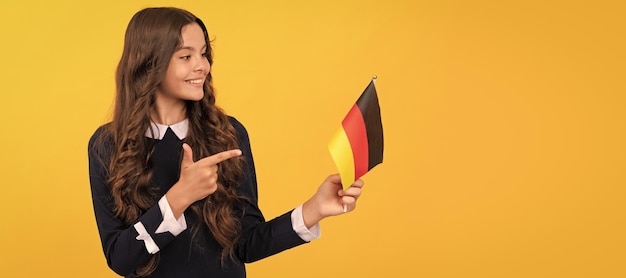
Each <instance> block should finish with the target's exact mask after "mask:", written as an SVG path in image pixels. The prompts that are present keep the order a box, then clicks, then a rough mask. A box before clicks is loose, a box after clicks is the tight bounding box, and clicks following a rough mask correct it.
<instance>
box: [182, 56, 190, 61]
mask: <svg viewBox="0 0 626 278" xmlns="http://www.w3.org/2000/svg"><path fill="white" fill-rule="evenodd" d="M180 58H181V59H183V60H189V58H191V55H185V56H182V57H180Z"/></svg>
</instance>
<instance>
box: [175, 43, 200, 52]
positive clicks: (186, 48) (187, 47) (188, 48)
mask: <svg viewBox="0 0 626 278" xmlns="http://www.w3.org/2000/svg"><path fill="white" fill-rule="evenodd" d="M200 49H206V44H205V45H203V46H202V48H200ZM179 50H191V51H193V50H195V48H194V47H193V46H182V47H179V48H177V49H176V51H179Z"/></svg>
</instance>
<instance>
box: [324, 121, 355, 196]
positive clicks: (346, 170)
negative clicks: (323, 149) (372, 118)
mask: <svg viewBox="0 0 626 278" xmlns="http://www.w3.org/2000/svg"><path fill="white" fill-rule="evenodd" d="M328 150H329V151H330V155H331V156H332V158H333V160H334V161H335V165H336V166H337V169H339V175H340V176H341V183H342V184H343V188H347V187H348V186H350V185H352V183H354V156H353V155H352V147H351V146H350V141H349V140H348V135H346V132H345V130H344V129H343V127H341V128H339V129H338V130H337V132H336V133H335V135H334V136H333V137H332V138H331V139H330V142H329V143H328Z"/></svg>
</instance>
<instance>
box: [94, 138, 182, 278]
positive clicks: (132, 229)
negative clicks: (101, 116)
mask: <svg viewBox="0 0 626 278" xmlns="http://www.w3.org/2000/svg"><path fill="white" fill-rule="evenodd" d="M102 131H103V128H102V127H101V128H99V129H98V130H97V131H96V132H95V133H94V135H93V136H92V137H91V139H90V140H89V146H88V156H89V180H90V184H91V194H92V201H93V208H94V213H95V217H96V223H97V226H98V232H99V233H100V240H101V243H102V249H103V251H104V255H105V257H106V260H107V263H108V265H109V267H110V268H111V269H112V270H113V271H115V272H116V273H117V274H119V275H122V276H124V275H130V274H132V273H133V272H134V270H135V269H137V268H138V267H140V266H141V265H143V264H144V263H146V262H147V260H148V259H149V257H150V256H151V254H150V253H155V252H156V251H158V248H163V247H164V246H166V245H167V244H168V243H169V242H171V241H172V240H174V239H175V236H174V235H173V234H172V233H171V232H161V233H157V232H156V231H157V229H158V228H159V226H160V225H161V223H162V222H163V212H162V211H161V208H160V207H159V204H158V203H157V204H154V206H152V207H151V208H149V209H148V210H147V211H146V212H145V213H143V215H141V216H140V217H139V218H138V219H137V220H136V221H134V222H133V223H131V224H130V225H128V224H125V223H124V221H123V220H121V219H119V218H117V217H116V216H115V213H114V211H113V208H114V202H113V198H112V195H111V191H110V189H109V187H108V186H107V179H108V170H107V169H106V166H105V165H107V164H108V160H109V157H110V153H111V151H110V150H111V145H112V144H111V142H110V141H106V140H103V139H101V138H100V139H99V137H100V136H103V132H102ZM138 231H141V232H142V233H143V235H141V236H140V233H139V232H138ZM150 241H151V242H150ZM149 243H152V244H154V245H156V246H157V249H156V251H155V249H154V248H150V247H149V246H150V244H149ZM149 249H151V250H149ZM150 251H152V252H150Z"/></svg>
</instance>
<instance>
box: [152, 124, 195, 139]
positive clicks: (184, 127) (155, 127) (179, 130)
mask: <svg viewBox="0 0 626 278" xmlns="http://www.w3.org/2000/svg"><path fill="white" fill-rule="evenodd" d="M168 127H169V128H171V129H172V131H174V134H176V137H178V139H180V140H182V139H185V137H187V131H188V130H189V119H184V120H182V121H180V122H178V123H175V124H173V125H162V124H157V123H155V122H151V123H150V127H149V128H148V130H146V137H148V138H152V139H159V140H162V139H163V137H164V136H165V132H166V131H167V128H168ZM150 130H152V131H153V132H150ZM152 133H154V136H155V137H156V138H154V137H152Z"/></svg>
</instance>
